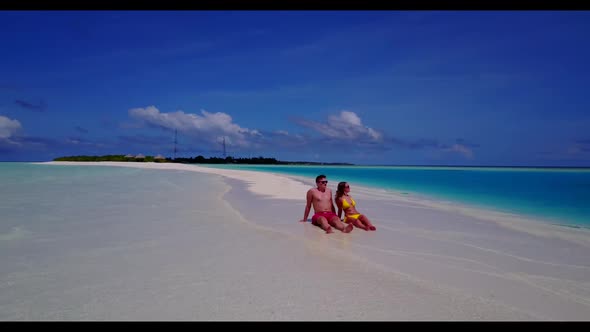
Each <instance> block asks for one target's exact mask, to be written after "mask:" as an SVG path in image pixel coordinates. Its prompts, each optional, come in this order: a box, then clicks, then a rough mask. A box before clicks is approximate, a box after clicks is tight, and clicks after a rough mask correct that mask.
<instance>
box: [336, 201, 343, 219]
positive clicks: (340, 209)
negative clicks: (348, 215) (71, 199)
mask: <svg viewBox="0 0 590 332" xmlns="http://www.w3.org/2000/svg"><path fill="white" fill-rule="evenodd" d="M336 206H338V218H340V219H342V197H338V198H336Z"/></svg>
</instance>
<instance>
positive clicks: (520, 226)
mask: <svg viewBox="0 0 590 332" xmlns="http://www.w3.org/2000/svg"><path fill="white" fill-rule="evenodd" d="M31 164H45V165H66V166H69V165H74V166H114V167H131V168H140V169H160V170H180V171H191V172H200V173H208V174H214V175H219V176H222V177H227V178H230V179H236V180H239V181H242V182H244V183H246V186H247V188H248V190H249V191H250V192H252V193H254V194H256V195H259V196H262V197H265V198H273V199H286V200H291V201H299V202H300V205H304V203H305V193H306V192H307V190H308V189H309V188H311V187H313V186H314V183H313V179H306V178H304V177H302V176H295V175H288V174H281V173H275V172H256V171H251V170H234V169H223V168H216V167H206V166H204V167H203V166H200V165H192V164H179V163H130V162H109V161H106V162H76V161H50V162H38V163H37V162H35V163H31ZM334 181H339V180H338V179H337V178H335V180H334ZM355 187H356V188H357V190H356V193H355V195H354V196H355V197H356V196H359V197H361V198H363V200H365V199H369V200H387V201H391V200H393V201H395V202H396V203H397V204H402V205H403V204H410V205H418V206H423V207H426V208H430V209H437V210H443V211H448V212H456V213H459V214H461V215H466V216H469V217H473V218H477V219H481V220H485V221H489V222H493V223H496V224H498V225H501V226H503V227H506V228H509V229H512V230H515V231H520V232H526V233H530V234H533V235H537V236H543V237H554V236H557V237H560V238H563V239H565V240H568V241H573V242H575V243H578V244H582V245H590V228H586V227H584V226H581V227H576V226H578V225H573V226H572V225H570V224H568V223H560V222H559V220H547V219H542V220H540V221H539V220H534V216H528V215H523V214H517V213H509V212H503V211H498V210H494V209H488V208H485V207H473V206H469V205H465V204H461V203H457V202H453V201H445V200H441V199H436V198H432V197H430V196H427V195H426V196H425V195H419V194H418V195H412V196H408V195H402V194H399V193H396V192H393V191H388V190H384V189H375V188H371V187H366V186H362V185H357V186H355ZM312 212H313V211H312ZM301 215H303V209H302V212H301ZM311 215H312V213H311V212H310V216H309V218H311Z"/></svg>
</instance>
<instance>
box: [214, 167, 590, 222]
mask: <svg viewBox="0 0 590 332" xmlns="http://www.w3.org/2000/svg"><path fill="white" fill-rule="evenodd" d="M207 167H216V168H229V169H241V170H252V171H258V172H273V173H281V174H286V175H293V176H298V177H299V176H301V177H306V178H309V179H310V180H311V181H313V180H314V179H315V177H316V176H317V175H319V174H325V175H326V176H327V177H328V180H329V179H330V178H337V179H343V180H345V181H347V182H350V183H351V184H353V185H354V184H356V185H359V186H363V187H369V188H376V189H382V190H387V191H393V192H396V193H402V194H407V195H420V196H427V197H430V198H433V199H442V200H447V201H454V202H457V203H462V204H466V205H470V206H474V207H479V208H486V209H491V210H494V211H501V212H509V213H515V214H520V215H524V216H529V217H533V218H534V219H535V220H540V221H543V222H548V223H555V224H560V225H564V226H572V227H590V168H508V167H418V166H416V167H410V166H291V165H286V166H283V165H280V166H275V165H261V166H254V165H207ZM330 186H331V188H336V183H330Z"/></svg>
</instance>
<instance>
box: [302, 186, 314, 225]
mask: <svg viewBox="0 0 590 332" xmlns="http://www.w3.org/2000/svg"><path fill="white" fill-rule="evenodd" d="M306 199H307V202H306V203H305V212H304V213H303V219H301V220H299V221H300V222H306V221H307V217H308V216H309V210H311V201H312V200H313V193H312V192H311V189H310V190H308V191H307V197H306Z"/></svg>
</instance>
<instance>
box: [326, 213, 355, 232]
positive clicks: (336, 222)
mask: <svg viewBox="0 0 590 332" xmlns="http://www.w3.org/2000/svg"><path fill="white" fill-rule="evenodd" d="M329 223H330V225H332V226H334V227H336V229H338V230H341V231H342V232H344V233H350V232H351V231H352V229H353V227H352V225H351V224H348V225H345V224H344V223H343V222H342V221H340V218H338V216H333V217H332V218H330V221H329Z"/></svg>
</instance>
